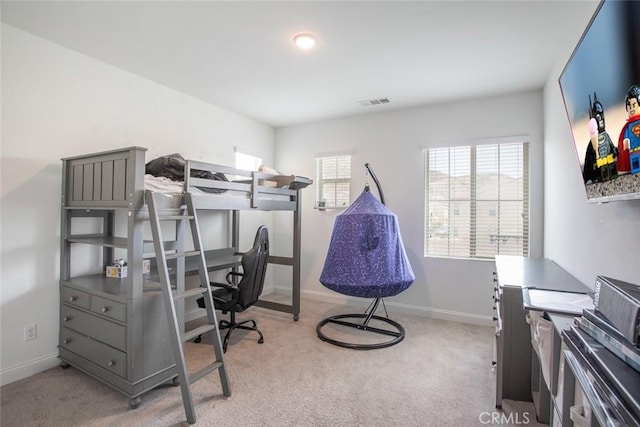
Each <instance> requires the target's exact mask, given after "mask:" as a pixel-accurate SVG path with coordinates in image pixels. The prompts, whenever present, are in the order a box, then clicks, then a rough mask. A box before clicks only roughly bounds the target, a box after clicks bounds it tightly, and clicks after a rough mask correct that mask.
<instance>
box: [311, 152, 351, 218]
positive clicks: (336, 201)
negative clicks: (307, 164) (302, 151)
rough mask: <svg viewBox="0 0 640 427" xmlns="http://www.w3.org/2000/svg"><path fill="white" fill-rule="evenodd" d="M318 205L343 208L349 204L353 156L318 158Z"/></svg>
mask: <svg viewBox="0 0 640 427" xmlns="http://www.w3.org/2000/svg"><path fill="white" fill-rule="evenodd" d="M316 183H317V185H316V206H318V207H327V208H342V207H347V206H349V202H350V196H351V195H350V187H351V156H350V155H341V156H326V157H317V158H316Z"/></svg>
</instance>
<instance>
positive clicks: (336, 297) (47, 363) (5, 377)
mask: <svg viewBox="0 0 640 427" xmlns="http://www.w3.org/2000/svg"><path fill="white" fill-rule="evenodd" d="M290 292H291V291H290V289H285V288H282V289H277V288H276V289H274V293H276V294H283V295H287V294H290ZM301 296H302V297H304V298H308V299H312V300H316V301H323V302H328V303H331V304H336V305H344V306H347V305H349V306H358V307H363V308H366V307H367V306H368V305H369V304H370V303H371V300H370V299H366V298H354V297H349V296H345V295H341V294H338V293H336V292H331V293H329V292H318V291H305V290H303V291H302V292H301ZM385 305H386V307H387V309H388V310H389V311H391V312H395V313H402V314H411V315H416V316H424V317H429V318H433V319H440V320H449V321H453V322H460V323H469V324H474V325H480V326H493V325H494V324H495V323H494V322H493V319H492V318H491V317H489V316H482V315H478V314H472V313H462V312H457V311H452V310H442V309H438V308H433V307H419V306H414V305H410V304H402V303H397V302H393V301H385ZM205 315H206V312H205V310H204V309H201V308H195V309H192V310H188V311H187V312H186V313H185V320H186V321H191V320H195V319H198V318H200V317H203V316H205ZM59 364H60V360H59V359H58V353H57V352H56V353H53V354H50V355H47V356H44V357H41V358H38V359H34V360H30V361H28V362H24V363H22V364H19V365H16V366H12V367H10V368H7V369H5V370H3V371H1V372H0V385H5V384H9V383H12V382H14V381H18V380H21V379H23V378H27V377H30V376H31V375H34V374H37V373H38V372H42V371H45V370H47V369H50V368H53V367H55V366H57V365H59Z"/></svg>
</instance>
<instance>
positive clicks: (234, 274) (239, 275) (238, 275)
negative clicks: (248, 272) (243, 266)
mask: <svg viewBox="0 0 640 427" xmlns="http://www.w3.org/2000/svg"><path fill="white" fill-rule="evenodd" d="M231 276H237V277H242V276H244V273H240V272H238V271H230V272H228V273H227V275H226V276H225V278H226V279H227V283H229V284H233V281H232V280H231Z"/></svg>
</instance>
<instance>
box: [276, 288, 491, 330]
mask: <svg viewBox="0 0 640 427" xmlns="http://www.w3.org/2000/svg"><path fill="white" fill-rule="evenodd" d="M287 292H288V291H287V290H285V289H281V290H276V293H287ZM301 296H302V297H304V298H309V299H313V300H317V301H323V302H328V303H333V304H341V305H351V306H353V305H355V306H358V307H364V308H366V307H367V306H369V304H371V300H370V299H366V298H356V297H349V296H346V295H342V294H338V293H336V292H331V293H328V292H319V291H305V290H303V291H301ZM384 303H385V305H386V306H387V309H389V310H390V311H392V312H395V313H402V314H411V315H415V316H423V317H429V318H432V319H440V320H450V321H453V322H460V323H469V324H472V325H479V326H495V322H494V321H493V318H492V317H491V316H483V315H480V314H473V313H463V312H459V311H452V310H443V309H439V308H433V307H421V306H415V305H410V304H403V303H398V302H393V301H387V300H385V301H384Z"/></svg>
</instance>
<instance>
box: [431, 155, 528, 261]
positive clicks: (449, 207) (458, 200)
mask: <svg viewBox="0 0 640 427" xmlns="http://www.w3.org/2000/svg"><path fill="white" fill-rule="evenodd" d="M424 162H425V163H424V164H425V172H426V173H425V181H426V182H425V205H426V206H425V222H424V224H425V234H424V236H425V237H424V254H425V256H442V257H455V258H483V259H485V258H493V256H494V255H498V254H500V255H521V256H527V255H528V254H529V144H528V143H526V142H520V143H505V144H487V145H474V146H456V147H446V148H433V149H427V150H425V151H424Z"/></svg>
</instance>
